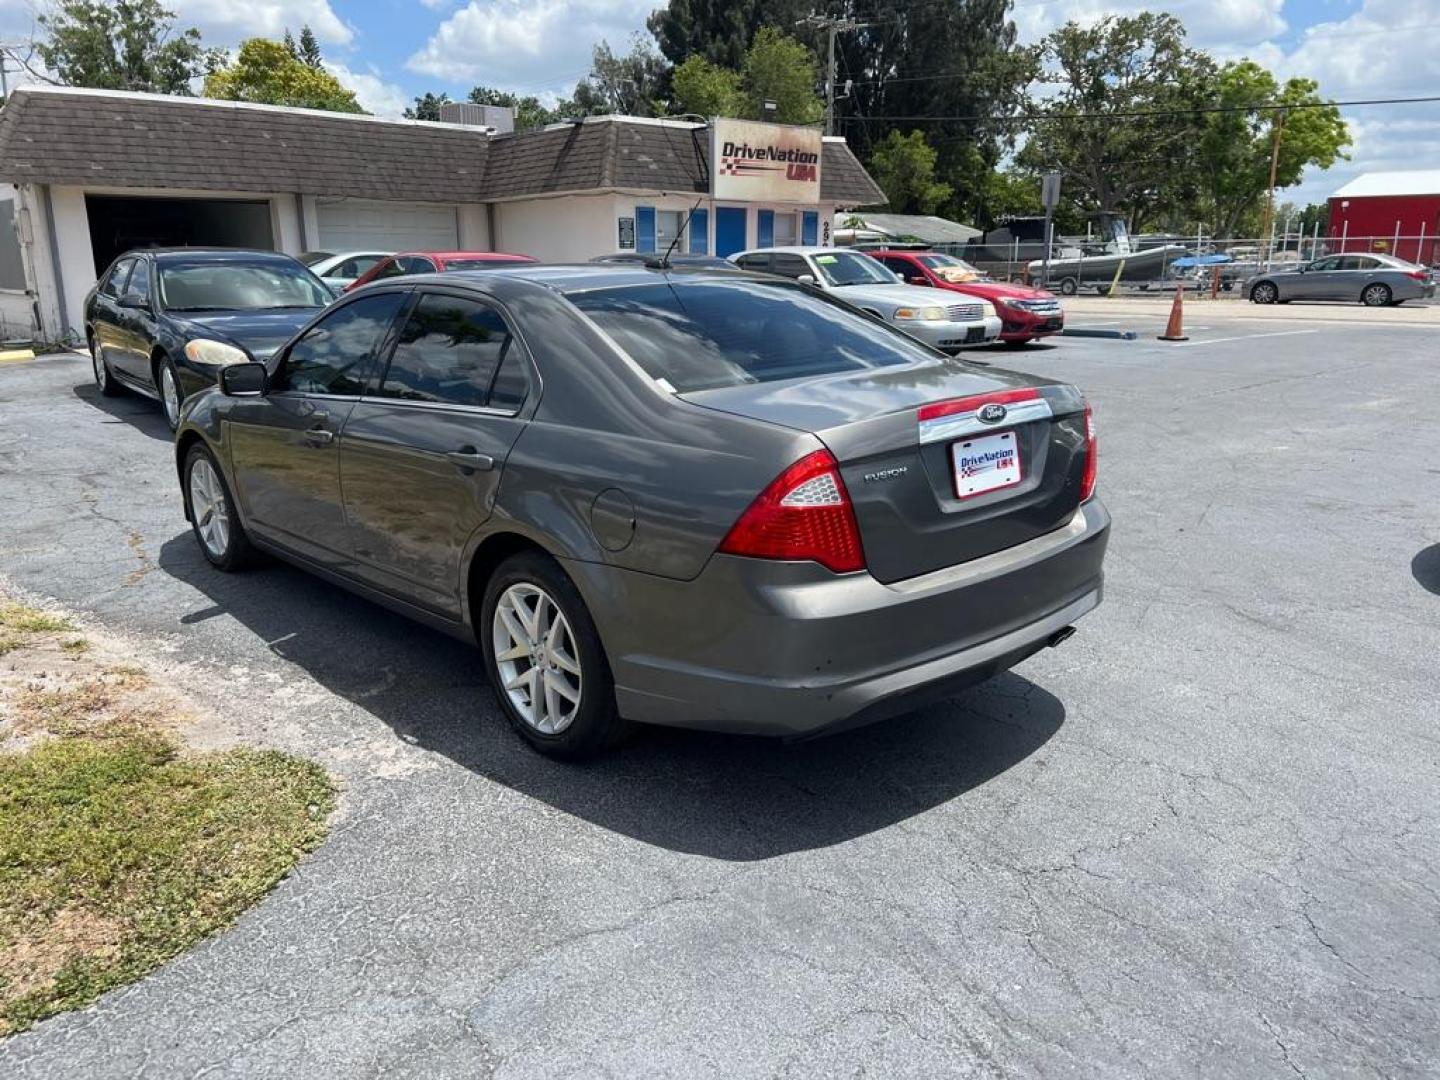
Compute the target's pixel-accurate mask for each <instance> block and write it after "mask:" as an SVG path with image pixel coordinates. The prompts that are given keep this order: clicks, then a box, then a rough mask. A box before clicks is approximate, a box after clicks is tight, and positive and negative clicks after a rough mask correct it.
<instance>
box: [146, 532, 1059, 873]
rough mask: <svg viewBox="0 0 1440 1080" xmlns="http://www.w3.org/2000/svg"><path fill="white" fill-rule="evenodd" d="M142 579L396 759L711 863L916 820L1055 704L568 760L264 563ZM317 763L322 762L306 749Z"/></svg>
mask: <svg viewBox="0 0 1440 1080" xmlns="http://www.w3.org/2000/svg"><path fill="white" fill-rule="evenodd" d="M158 562H159V566H160V567H161V568H162V569H163V570H164V571H165V572H166V573H168V574H170V575H171V576H173V577H175V578H177V579H178V580H180V581H183V582H185V583H186V584H188V585H190V586H192V587H194V588H195V589H197V590H199V591H200V592H201V593H203V594H204V595H205V596H206V597H207V598H208V599H209V601H210V606H208V607H202V608H199V609H197V610H196V611H194V612H191V613H189V614H187V615H185V616H184V617H182V619H181V620H180V621H181V623H182V624H196V623H200V622H203V621H205V620H207V619H210V618H215V617H229V618H232V619H235V620H237V621H238V622H240V623H241V624H242V625H243V626H245V627H246V628H247V629H248V630H249V631H250V632H252V633H254V634H255V635H257V636H258V637H260V638H261V639H262V640H264V641H266V642H268V643H269V648H270V649H271V651H272V652H273V653H274V654H275V655H276V656H279V657H281V658H283V659H285V660H287V661H289V662H291V663H293V664H296V665H298V666H299V667H300V668H302V669H303V670H304V671H305V672H306V673H307V674H308V675H309V676H310V677H311V678H313V679H314V680H315V681H316V682H317V683H319V684H320V685H322V686H323V687H325V688H326V689H327V690H329V691H331V692H332V693H335V694H337V695H339V696H341V697H343V698H345V699H346V700H348V701H350V702H352V703H353V704H354V705H355V706H356V707H358V708H360V709H363V710H364V711H365V712H367V713H369V714H371V715H373V716H375V717H377V718H378V719H379V720H381V721H383V722H384V723H385V724H386V725H388V726H389V727H390V728H391V729H392V730H393V731H394V732H395V734H396V735H397V736H398V737H399V738H400V739H402V740H403V741H405V742H406V743H409V744H411V745H414V746H417V747H421V748H423V749H426V750H429V751H432V752H434V753H438V754H442V755H444V756H445V757H447V758H449V759H450V760H452V761H454V762H456V763H457V764H459V765H461V766H463V767H464V768H467V769H471V770H473V771H475V772H477V773H479V774H481V775H483V776H486V777H488V778H490V779H492V780H494V781H496V782H498V783H501V784H504V785H506V786H507V787H510V788H512V789H513V790H515V791H518V792H520V793H522V794H524V795H527V796H529V797H531V798H534V799H538V800H540V801H541V802H544V803H546V804H548V805H550V806H553V807H555V808H556V809H559V810H562V811H564V812H565V813H568V814H573V815H574V816H575V817H578V818H581V819H583V820H585V821H589V822H591V823H593V824H595V825H597V826H600V827H602V828H605V829H609V830H612V831H614V832H617V833H620V834H622V835H625V836H629V837H632V838H634V839H636V840H639V841H642V842H644V843H648V844H655V845H658V846H660V847H664V848H668V849H671V850H674V851H681V852H688V853H693V854H698V855H705V856H709V857H711V858H717V859H727V860H741V861H746V860H755V859H766V858H772V857H774V856H776V855H782V854H786V853H788V852H794V851H803V850H808V849H813V848H822V847H827V846H830V845H833V844H838V843H842V842H844V841H847V840H853V839H855V838H857V837H860V836H864V835H866V834H868V833H871V832H874V831H876V830H878V829H883V828H885V827H887V826H890V825H893V824H895V823H896V822H899V821H903V820H905V819H907V818H910V817H913V816H915V815H917V814H921V813H923V812H925V811H927V810H929V809H931V808H932V807H935V806H938V805H940V804H942V803H945V802H948V801H950V800H952V799H955V798H957V797H958V796H961V795H963V794H965V793H966V792H967V791H970V790H971V789H973V788H976V787H979V786H980V785H982V784H984V783H986V782H987V781H989V780H991V779H993V778H994V777H996V776H998V775H1000V774H1001V773H1003V772H1005V771H1006V770H1008V769H1010V768H1012V767H1014V766H1015V765H1017V764H1018V763H1020V762H1022V761H1024V760H1025V759H1026V758H1027V757H1029V756H1030V755H1031V754H1034V753H1035V752H1036V751H1037V750H1039V749H1040V748H1041V747H1042V746H1044V744H1045V743H1046V742H1047V741H1048V740H1049V739H1050V738H1051V736H1053V735H1054V734H1055V732H1056V731H1058V730H1059V728H1060V726H1061V724H1062V723H1063V722H1064V719H1065V708H1064V706H1063V705H1062V704H1061V702H1060V701H1059V700H1058V699H1056V698H1055V697H1054V696H1053V695H1051V694H1049V693H1047V692H1046V691H1045V690H1043V689H1041V688H1040V687H1039V686H1036V685H1035V684H1034V683H1032V682H1030V681H1028V680H1027V679H1025V678H1023V677H1021V676H1019V675H1016V674H1014V673H1007V674H1004V675H1001V676H999V677H997V678H995V679H992V680H991V681H989V682H988V683H985V684H984V685H982V686H979V687H976V688H974V689H972V690H970V691H969V692H967V693H966V694H964V695H962V696H961V697H958V698H956V699H954V700H952V701H948V702H943V703H941V704H938V705H934V706H931V707H929V708H927V709H925V710H922V711H920V712H916V713H913V714H911V715H908V716H903V717H898V718H896V719H894V720H888V721H884V722H882V723H879V724H875V725H871V726H869V727H864V728H860V729H858V730H854V731H849V732H844V733H841V734H838V735H834V736H831V737H828V738H822V739H816V740H814V741H811V742H804V743H797V744H785V743H782V742H779V741H777V740H773V739H762V738H755V737H744V736H729V735H715V734H709V733H702V732H693V731H683V730H679V729H666V728H645V729H642V730H641V731H640V732H639V733H638V734H637V735H636V737H635V738H634V739H632V740H631V741H629V742H627V743H626V744H624V745H622V746H620V747H618V748H616V749H615V750H613V751H612V752H611V753H610V754H609V755H608V756H606V757H603V758H601V759H598V760H594V761H590V762H585V763H567V762H557V761H552V760H550V759H548V758H545V757H543V756H541V755H539V754H537V753H535V752H534V751H532V750H530V749H529V747H527V746H526V745H524V743H522V742H521V740H520V738H519V737H518V736H517V735H515V734H514V733H513V732H512V731H510V730H509V729H508V727H507V725H506V721H505V719H504V717H503V715H502V714H501V712H500V710H499V707H498V706H497V705H496V703H495V699H494V697H493V695H492V693H491V691H490V688H489V686H488V685H487V683H486V681H485V676H484V670H483V667H482V665H481V662H480V656H479V652H478V651H477V650H476V649H475V648H473V647H471V646H469V645H467V644H465V643H463V642H459V641H456V640H455V639H453V638H449V637H446V636H445V635H443V634H440V633H438V632H435V631H431V630H428V629H426V628H424V627H421V626H418V625H416V624H413V623H411V622H410V621H409V620H406V619H404V618H403V617H401V616H398V615H392V614H391V613H389V612H388V611H385V610H384V609H382V608H380V607H378V606H376V605H374V604H371V603H369V602H368V601H365V600H362V599H360V598H359V597H356V596H353V595H351V594H350V593H347V592H346V591H344V590H343V589H340V588H338V587H335V586H332V585H330V584H328V583H327V582H324V581H321V580H320V579H318V578H316V577H314V576H312V575H310V574H307V573H304V572H303V571H300V570H297V569H294V568H292V567H290V566H288V565H284V564H281V563H278V562H266V563H264V564H262V565H261V566H260V567H258V568H256V569H255V570H252V571H249V572H246V573H241V574H225V573H221V572H220V571H218V570H216V569H214V568H213V567H212V566H210V564H209V563H208V562H206V561H205V559H204V557H203V556H202V555H201V554H200V552H199V549H198V548H197V546H196V544H195V542H194V539H193V537H192V536H191V535H190V533H189V532H188V531H187V532H185V533H183V534H181V535H179V536H176V537H174V538H173V539H171V540H169V541H167V542H166V543H165V544H164V545H162V547H161V549H160V553H159V560H158ZM316 751H317V753H320V752H322V748H320V747H317V748H316Z"/></svg>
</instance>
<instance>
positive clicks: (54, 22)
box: [35, 0, 224, 94]
mask: <svg viewBox="0 0 1440 1080" xmlns="http://www.w3.org/2000/svg"><path fill="white" fill-rule="evenodd" d="M174 20H175V13H174V12H173V11H169V10H167V9H166V8H165V7H163V6H162V5H161V4H160V3H159V2H158V0H61V2H60V3H59V4H58V5H56V7H55V8H54V9H53V10H52V11H50V12H49V13H48V14H45V15H41V16H40V18H39V20H38V22H39V26H40V29H41V31H42V33H43V35H44V37H43V38H42V39H41V40H39V41H37V42H36V43H35V51H36V52H37V53H38V54H39V56H40V59H41V60H42V61H43V62H44V65H45V67H46V68H47V69H48V70H49V71H50V72H51V73H52V74H53V76H54V78H55V79H56V80H57V81H58V82H60V83H63V84H65V85H66V86H88V87H95V88H98V89H102V90H142V91H147V92H149V93H155V94H189V93H190V81H191V80H192V79H195V78H198V77H199V76H201V75H204V74H205V73H207V72H209V71H211V70H213V69H214V68H215V67H216V66H217V65H218V64H220V63H221V62H222V60H223V57H224V54H223V53H222V52H220V51H219V50H217V49H207V48H205V46H204V44H203V43H202V42H201V40H200V31H198V30H196V29H195V28H194V27H190V28H188V29H185V30H179V31H177V30H176V29H175V25H174Z"/></svg>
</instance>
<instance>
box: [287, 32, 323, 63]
mask: <svg viewBox="0 0 1440 1080" xmlns="http://www.w3.org/2000/svg"><path fill="white" fill-rule="evenodd" d="M287 33H288V31H287ZM299 59H300V62H301V63H302V64H304V65H305V66H306V67H312V68H314V69H315V70H316V71H319V70H321V69H322V68H323V67H324V66H325V64H324V61H322V60H321V59H320V42H318V41H316V40H315V31H313V30H311V29H310V27H309V26H308V25H305V26H302V27H300V49H299Z"/></svg>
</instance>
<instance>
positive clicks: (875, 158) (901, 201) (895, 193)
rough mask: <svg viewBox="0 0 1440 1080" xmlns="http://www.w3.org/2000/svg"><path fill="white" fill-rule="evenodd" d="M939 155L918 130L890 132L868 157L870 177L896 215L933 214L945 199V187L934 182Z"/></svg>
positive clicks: (947, 197)
mask: <svg viewBox="0 0 1440 1080" xmlns="http://www.w3.org/2000/svg"><path fill="white" fill-rule="evenodd" d="M938 157H939V155H938V154H936V152H935V149H934V148H933V147H932V146H931V145H930V144H929V143H928V142H926V141H925V135H924V134H923V133H922V132H919V131H912V132H909V133H908V134H901V133H900V132H899V131H892V132H890V134H889V135H887V136H885V138H884V139H883V140H881V142H880V145H879V146H877V147H875V152H874V153H873V154H871V155H870V175H871V176H873V177H874V178H875V182H876V183H877V184H879V185H880V188H881V190H882V191H884V192H885V196H886V198H887V199H889V201H890V209H891V210H893V211H894V212H895V213H897V214H933V213H935V212H936V211H937V210H938V209H939V208H940V206H941V204H943V203H945V202H946V201H948V200H949V198H950V195H951V188H950V185H949V184H946V183H944V182H942V181H939V180H936V179H935V163H936V161H937V159H938Z"/></svg>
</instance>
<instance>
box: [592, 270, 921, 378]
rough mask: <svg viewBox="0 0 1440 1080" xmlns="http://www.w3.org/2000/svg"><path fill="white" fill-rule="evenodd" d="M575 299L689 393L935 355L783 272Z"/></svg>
mask: <svg viewBox="0 0 1440 1080" xmlns="http://www.w3.org/2000/svg"><path fill="white" fill-rule="evenodd" d="M570 301H571V302H572V303H573V304H575V306H576V307H578V308H579V309H580V310H581V311H583V312H584V313H585V314H586V315H588V316H589V317H590V318H591V319H592V320H594V322H595V323H596V324H597V325H598V326H599V327H600V328H601V329H602V330H604V331H605V333H606V334H608V335H609V336H610V338H611V339H612V340H613V341H615V343H616V344H617V345H619V346H620V348H622V349H624V350H625V351H626V352H627V353H629V354H630V356H631V357H632V358H633V359H634V360H635V362H636V363H637V364H639V365H640V367H641V368H643V369H644V370H645V372H646V373H647V374H648V375H650V377H651V378H653V379H656V380H660V379H663V380H665V382H666V383H668V384H669V385H670V386H671V387H673V388H674V389H675V390H676V391H678V392H680V393H685V392H687V391H696V390H710V389H715V388H717V387H723V386H739V385H741V384H744V383H758V382H771V381H774V380H777V379H793V378H799V377H802V376H815V375H831V374H838V373H841V372H846V371H860V370H863V369H865V368H876V367H891V366H894V365H897V364H909V363H915V362H917V361H925V360H933V359H934V358H935V354H933V353H931V352H930V351H928V350H927V349H925V348H924V347H923V346H922V345H920V344H919V343H917V342H915V341H914V340H913V339H911V338H909V337H907V336H906V335H905V334H903V333H901V332H900V331H898V330H893V329H891V328H889V327H888V326H886V325H884V324H881V323H876V322H873V321H872V320H870V319H866V318H864V317H862V316H860V315H857V314H855V313H854V312H853V311H852V310H851V309H850V308H849V307H848V306H847V305H845V304H841V303H838V302H836V301H831V300H827V299H825V298H824V297H823V296H817V295H815V294H814V293H812V292H810V291H807V290H804V289H800V288H796V287H794V286H792V285H789V284H788V283H784V282H779V281H774V282H769V283H767V282H763V281H734V282H730V281H726V282H719V281H715V280H713V279H712V280H707V281H693V282H679V281H672V282H670V283H669V284H666V285H635V286H627V287H622V288H615V289H597V290H595V291H593V292H585V293H575V294H572V295H571V296H570ZM737 311H743V312H744V313H745V314H744V317H743V318H737V317H736V314H735V313H736V312H737Z"/></svg>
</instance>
